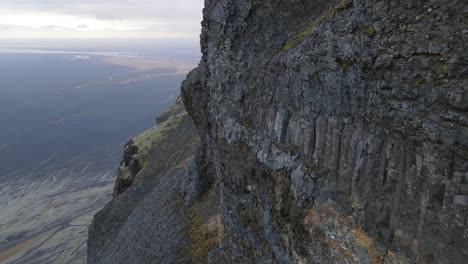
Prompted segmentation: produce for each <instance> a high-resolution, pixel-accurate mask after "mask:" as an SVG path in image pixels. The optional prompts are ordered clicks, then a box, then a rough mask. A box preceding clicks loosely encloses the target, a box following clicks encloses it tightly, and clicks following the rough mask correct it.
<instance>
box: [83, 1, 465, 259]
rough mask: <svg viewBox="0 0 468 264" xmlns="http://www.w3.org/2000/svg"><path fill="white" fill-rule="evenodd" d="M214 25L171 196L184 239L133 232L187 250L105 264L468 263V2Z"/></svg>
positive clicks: (190, 101) (231, 7) (208, 22)
mask: <svg viewBox="0 0 468 264" xmlns="http://www.w3.org/2000/svg"><path fill="white" fill-rule="evenodd" d="M203 12H204V20H203V23H202V25H203V30H202V35H201V46H202V52H203V57H202V60H201V62H200V65H199V67H198V68H197V69H195V70H194V71H192V72H191V73H190V74H189V75H188V77H187V80H186V81H185V82H184V84H183V87H182V97H183V101H184V104H185V107H186V109H187V111H188V114H189V115H190V117H191V118H192V119H193V121H194V124H195V126H196V129H197V131H198V134H199V136H200V143H198V139H197V141H196V142H197V143H196V144H198V148H197V149H198V150H197V151H196V154H195V156H191V158H187V159H190V160H191V161H190V162H187V163H184V164H187V165H184V166H185V167H183V166H182V165H181V168H182V167H183V169H181V170H183V171H184V173H180V174H177V175H178V176H174V177H172V178H173V179H174V178H175V179H177V180H176V181H180V184H179V185H178V186H177V187H169V186H165V187H164V188H168V189H169V190H171V191H169V190H168V191H167V192H168V193H174V194H175V193H177V195H179V196H178V197H180V199H181V201H180V203H179V206H178V207H177V208H178V210H180V211H178V213H177V215H179V216H180V217H181V218H182V219H183V221H182V222H183V223H184V224H183V225H180V226H179V225H175V224H174V223H171V222H166V223H164V220H165V219H164V217H162V216H160V215H155V216H151V215H148V214H144V212H142V214H143V215H144V216H145V217H147V218H151V217H153V218H152V219H153V221H156V222H157V227H158V228H152V229H150V230H147V231H142V230H138V231H136V230H133V229H131V228H130V227H129V228H130V229H128V230H127V229H124V231H125V232H127V233H128V232H130V233H131V232H137V233H138V234H139V237H138V238H137V237H135V238H134V239H139V240H140V239H141V240H146V239H148V237H153V236H154V234H153V233H151V232H159V234H161V236H163V237H166V236H168V235H170V234H173V238H177V241H179V242H180V243H179V244H177V247H175V248H168V247H169V245H172V244H169V245H168V247H163V246H162V245H161V247H157V246H155V247H153V246H150V247H149V248H150V249H148V250H145V248H144V247H143V246H142V245H140V244H141V243H140V242H138V241H136V240H135V241H134V242H135V243H136V244H137V246H136V248H137V249H135V248H133V249H131V248H129V247H120V246H118V245H120V244H129V242H126V241H120V240H125V239H126V238H125V237H124V236H118V238H117V240H112V241H109V240H108V239H107V238H100V239H101V240H102V241H103V242H102V243H101V244H99V245H97V246H95V247H92V248H94V249H95V251H93V250H91V251H90V255H89V256H90V259H91V260H94V261H91V262H92V263H93V262H94V263H105V261H107V263H116V262H110V259H112V260H113V261H117V262H119V263H124V262H123V259H125V258H122V257H113V256H114V253H115V255H119V256H122V255H125V256H127V259H131V258H132V257H134V258H135V263H146V262H154V263H164V262H165V263H173V261H175V260H177V261H180V262H192V263H198V262H209V263H223V262H224V263H468V214H467V209H468V114H467V113H468V71H467V65H468V52H467V50H468V49H467V48H466V44H465V43H468V42H467V38H468V29H467V24H468V8H467V5H466V3H465V1H459V0H452V1H448V0H447V1H445V0H439V1H438V0H434V1H416V0H414V1H413V0H409V1H397V0H393V1H386V0H380V1H379V0H375V1H370V0H353V1H351V0H341V1H339V0H335V1H297V0H269V1H261V0H206V1H205V9H204V11H203ZM179 104H180V103H179ZM166 122H167V121H166ZM193 129H194V128H193V127H191V128H190V130H188V131H189V133H192V132H190V131H192V130H193ZM152 147H154V149H155V151H157V146H153V145H152ZM179 147H180V144H179ZM151 162H156V163H157V162H158V161H157V160H152V161H151ZM143 168H145V167H144V166H143ZM143 170H144V169H143ZM140 173H141V172H138V174H137V175H135V176H134V177H133V176H132V179H136V180H137V179H138V178H139V174H140ZM153 175H157V174H156V173H155V172H153ZM154 177H156V176H154ZM157 177H159V176H157ZM158 186H159V185H158V183H155V185H151V187H148V186H146V187H144V188H146V189H148V190H151V191H148V192H150V193H154V191H153V190H154V189H158V188H159V189H160V187H158ZM127 188H128V189H127V190H124V191H123V193H122V194H119V195H118V196H117V197H116V198H115V199H121V200H125V199H130V198H122V197H124V196H126V195H129V193H131V192H132V190H134V189H136V188H137V187H136V185H133V184H129V186H127ZM141 188H143V187H141ZM174 188H176V189H177V191H174V190H173V189H174ZM159 189H158V190H159ZM164 191H165V190H162V189H161V190H160V192H161V193H160V194H159V195H164ZM177 195H174V197H176V196H177ZM132 197H135V196H132ZM158 197H160V196H151V195H147V196H145V198H141V199H145V203H149V204H151V203H152V200H151V199H156V198H158ZM132 199H135V198H132ZM138 199H139V198H138ZM174 199H176V198H174ZM153 202H154V201H153ZM155 203H156V202H155ZM136 204H138V207H139V208H144V207H145V206H149V205H145V204H141V203H136ZM166 209H167V208H166V207H161V208H159V211H162V213H164V210H166ZM155 210H156V208H155ZM171 210H172V209H171ZM170 213H171V211H169V212H168V214H170ZM133 214H134V213H133ZM103 215H105V212H103V213H101V216H98V217H97V219H98V220H96V221H95V223H94V227H93V228H94V229H92V230H95V229H96V228H104V227H103V226H105V225H106V224H108V223H109V222H106V221H101V222H100V221H99V219H102V218H103ZM129 215H130V216H131V215H132V213H130V214H129ZM126 217H127V216H125V217H122V219H123V220H122V221H123V222H125V221H127V222H128V220H125V218H126ZM161 219H162V220H161ZM150 220H151V219H149V220H148V221H150ZM109 221H110V220H109ZM132 221H136V222H138V221H139V220H138V219H133V220H132ZM161 221H162V222H161ZM110 222H112V221H110ZM124 225H128V223H127V224H124ZM153 229H154V230H153ZM115 230H119V228H116V229H115ZM115 232H120V234H121V233H122V231H115ZM91 234H95V231H91ZM120 234H119V235H120ZM93 237H96V236H95V235H94V236H91V239H92V238H93ZM115 237H116V236H114V237H113V238H115ZM106 239H107V240H106ZM119 239H120V240H119ZM90 241H92V240H90ZM90 243H93V242H90ZM155 243H159V242H154V241H151V242H149V244H151V245H153V244H155ZM103 245H104V246H103ZM140 247H141V248H142V249H140ZM110 248H112V250H111V251H109V250H110ZM101 250H102V252H105V253H96V252H100V251H101ZM151 250H159V251H158V252H156V253H155V252H152V251H151ZM164 252H170V253H171V254H172V255H170V256H171V258H166V259H164V258H161V257H159V258H158V257H157V256H160V255H163V253H164ZM158 254H159V255H158ZM140 255H144V256H148V255H151V256H152V257H154V258H142V257H139V256H140ZM156 255H157V256H156ZM98 256H104V257H98ZM99 261H101V262H99Z"/></svg>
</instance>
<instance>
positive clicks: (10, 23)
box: [0, 0, 203, 38]
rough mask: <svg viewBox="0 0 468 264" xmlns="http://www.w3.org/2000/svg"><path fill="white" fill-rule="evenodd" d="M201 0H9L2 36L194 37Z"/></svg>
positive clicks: (0, 7)
mask: <svg viewBox="0 0 468 264" xmlns="http://www.w3.org/2000/svg"><path fill="white" fill-rule="evenodd" d="M202 8H203V0H79V1H78V0H42V1H40V0H16V1H15V0H9V1H6V0H5V1H4V0H1V2H0V37H2V38H38V37H39V38H41V37H43V38H54V37H59V38H64V37H65V38H68V37H93V38H94V37H122V38H132V37H134V38H153V37H156V38H197V37H198V35H199V33H200V21H201V17H202Z"/></svg>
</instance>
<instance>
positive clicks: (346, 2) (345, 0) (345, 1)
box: [283, 0, 353, 51]
mask: <svg viewBox="0 0 468 264" xmlns="http://www.w3.org/2000/svg"><path fill="white" fill-rule="evenodd" d="M352 5H353V1H352V0H342V1H341V2H340V3H339V4H338V5H336V6H335V7H333V8H332V9H330V10H328V11H327V12H325V13H324V14H323V15H321V16H320V17H319V18H317V19H316V20H315V21H314V22H313V23H312V24H311V25H310V26H308V27H307V28H306V29H305V30H304V31H302V32H300V33H299V34H297V35H296V36H295V37H294V38H293V39H291V40H289V41H288V42H287V43H286V45H285V46H284V47H283V51H287V50H289V49H292V48H294V47H296V46H297V45H299V44H301V43H302V42H303V41H304V40H305V38H306V37H307V36H308V35H310V33H312V30H314V28H315V27H316V26H318V25H320V24H322V23H323V21H325V20H326V19H327V18H329V17H335V16H336V14H337V13H338V12H341V11H343V10H346V9H348V8H350V7H351V6H352Z"/></svg>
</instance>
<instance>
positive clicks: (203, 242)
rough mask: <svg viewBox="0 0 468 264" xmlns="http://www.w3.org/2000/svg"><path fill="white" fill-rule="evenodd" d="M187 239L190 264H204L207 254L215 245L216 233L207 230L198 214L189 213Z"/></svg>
mask: <svg viewBox="0 0 468 264" xmlns="http://www.w3.org/2000/svg"><path fill="white" fill-rule="evenodd" d="M189 217H190V223H189V226H188V238H189V241H190V244H191V252H190V255H191V260H192V263H205V262H206V258H207V256H208V252H209V251H210V250H211V249H212V248H213V247H214V246H215V245H216V244H217V235H218V234H217V232H216V231H214V230H209V229H208V227H207V225H205V224H204V223H203V218H202V216H201V215H200V214H199V213H196V212H193V211H192V212H190V215H189Z"/></svg>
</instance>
